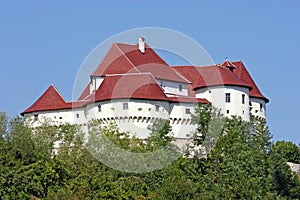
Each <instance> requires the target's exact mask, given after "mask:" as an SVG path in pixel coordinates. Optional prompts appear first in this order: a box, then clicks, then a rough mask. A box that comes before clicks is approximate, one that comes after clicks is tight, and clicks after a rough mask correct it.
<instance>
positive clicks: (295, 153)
mask: <svg viewBox="0 0 300 200" xmlns="http://www.w3.org/2000/svg"><path fill="white" fill-rule="evenodd" d="M271 153H272V154H278V155H279V156H281V157H282V158H284V159H285V160H286V161H287V162H293V163H298V164H300V148H299V147H298V146H297V145H295V144H294V143H292V142H286V141H277V142H276V143H275V144H274V145H273V146H272V147H271Z"/></svg>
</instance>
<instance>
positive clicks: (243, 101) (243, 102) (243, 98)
mask: <svg viewBox="0 0 300 200" xmlns="http://www.w3.org/2000/svg"><path fill="white" fill-rule="evenodd" d="M242 104H245V95H244V94H242Z"/></svg>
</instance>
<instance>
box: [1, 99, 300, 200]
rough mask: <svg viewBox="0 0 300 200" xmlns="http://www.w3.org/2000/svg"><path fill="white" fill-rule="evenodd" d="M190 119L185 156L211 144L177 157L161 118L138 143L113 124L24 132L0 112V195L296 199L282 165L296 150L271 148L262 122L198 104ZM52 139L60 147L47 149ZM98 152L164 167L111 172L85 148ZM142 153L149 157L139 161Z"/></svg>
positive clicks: (293, 181) (298, 194) (296, 188)
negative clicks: (84, 129)
mask: <svg viewBox="0 0 300 200" xmlns="http://www.w3.org/2000/svg"><path fill="white" fill-rule="evenodd" d="M193 122H194V123H197V125H198V128H197V130H196V131H195V132H194V133H193V137H192V141H191V142H192V145H191V146H190V149H189V151H193V150H194V149H200V148H201V146H204V147H213V148H210V149H209V148H206V153H207V155H206V156H199V155H197V154H186V155H188V156H189V157H184V156H179V155H178V151H177V148H176V147H175V146H174V145H172V141H173V139H174V138H173V135H172V129H171V126H170V125H169V122H168V121H165V120H158V121H156V122H155V123H154V124H153V125H152V126H151V127H149V130H150V131H151V133H150V136H149V137H148V138H147V139H146V140H144V141H141V140H139V139H138V138H136V137H131V136H130V135H129V133H127V132H122V131H120V130H119V129H118V127H117V126H116V125H115V124H109V125H108V126H102V125H101V124H100V123H99V122H98V121H96V120H95V121H93V122H91V124H90V125H89V126H90V130H91V131H90V134H89V136H88V139H87V138H86V137H87V136H84V135H83V133H82V132H81V130H80V127H77V126H73V125H69V124H64V125H59V126H52V125H50V124H49V123H48V122H45V123H44V124H43V125H42V126H41V127H38V128H34V129H31V128H29V127H27V126H26V125H25V124H24V122H23V119H22V118H14V119H12V120H10V121H9V120H8V118H7V116H6V114H5V113H0V131H1V136H2V137H1V138H0V149H1V152H0V198H1V199H5V200H6V199H53V200H54V199H55V200H58V199H299V198H300V181H299V178H298V177H297V176H295V175H294V174H293V173H292V172H291V171H290V169H289V167H288V166H287V164H286V161H291V160H289V159H292V160H293V161H296V158H297V155H298V154H297V151H296V148H295V145H294V144H292V143H290V142H277V143H275V144H272V143H271V142H270V139H271V136H270V133H269V131H268V127H267V126H266V122H265V120H263V119H260V118H257V117H253V118H252V120H251V123H248V122H244V121H242V119H241V118H238V117H232V118H224V117H223V116H221V115H220V114H219V113H218V111H217V110H215V109H214V108H213V107H211V105H205V106H199V108H198V109H197V110H196V113H194V114H193ZM57 141H59V143H60V148H59V149H53V147H54V146H53V145H54V144H56V143H57ZM108 144H114V148H111V145H108ZM86 147H87V148H86ZM99 147H101V148H100V149H102V150H103V151H106V152H105V153H106V154H107V155H108V158H109V159H110V160H112V161H113V162H114V163H115V164H118V163H119V164H122V165H125V167H127V168H130V167H132V168H134V167H136V166H139V165H140V166H144V165H152V166H151V167H153V166H156V167H157V166H160V165H161V166H164V167H158V169H157V170H155V171H150V172H146V173H133V172H122V171H118V170H116V169H113V168H110V167H108V166H106V165H104V164H103V163H101V162H99V161H98V159H97V155H96V154H93V152H92V151H90V150H91V149H89V148H94V150H95V149H97V148H98V149H99ZM116 148H117V151H116V150H115V149H116ZM297 148H298V147H297ZM208 150H209V151H208ZM298 150H299V149H298ZM120 151H121V152H122V153H121V154H120ZM94 153H95V152H94ZM148 154H151V155H152V157H151V156H149V157H147V156H145V155H148ZM141 155H142V156H141ZM172 156H173V157H172ZM132 157H134V158H132ZM170 157H172V159H174V160H173V162H170V163H169V164H168V165H167V164H166V163H164V160H166V158H170ZM298 158H299V157H298ZM99 160H101V159H99ZM132 162H136V163H134V164H137V165H133V163H132ZM148 167H149V166H148ZM143 169H144V170H146V169H147V166H146V168H143ZM132 170H133V171H134V170H138V169H132ZM146 171H147V170H146Z"/></svg>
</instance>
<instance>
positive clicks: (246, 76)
mask: <svg viewBox="0 0 300 200" xmlns="http://www.w3.org/2000/svg"><path fill="white" fill-rule="evenodd" d="M232 63H233V64H234V65H235V66H236V69H235V70H234V71H233V73H234V74H235V75H236V76H237V77H238V78H239V79H241V80H243V81H245V82H246V83H248V84H249V85H251V87H252V90H251V91H250V93H249V96H250V97H256V98H260V99H264V100H265V101H266V102H267V103H268V102H269V99H267V98H266V97H265V96H264V95H263V94H262V93H261V92H260V90H259V89H258V87H257V85H256V84H255V82H254V80H253V79H252V77H251V75H250V73H249V72H248V70H247V69H246V67H245V65H244V63H243V62H242V61H235V62H232Z"/></svg>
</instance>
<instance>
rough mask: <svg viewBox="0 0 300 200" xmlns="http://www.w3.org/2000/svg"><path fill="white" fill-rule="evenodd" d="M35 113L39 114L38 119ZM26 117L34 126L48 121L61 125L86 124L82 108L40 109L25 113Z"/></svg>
mask: <svg viewBox="0 0 300 200" xmlns="http://www.w3.org/2000/svg"><path fill="white" fill-rule="evenodd" d="M77 114H78V116H77ZM35 115H37V118H38V119H37V120H35ZM24 117H25V120H26V121H27V122H28V123H31V124H30V125H31V126H32V127H37V126H40V125H42V124H43V123H45V122H46V121H48V122H50V123H51V124H53V125H60V124H64V123H69V124H79V125H84V124H85V123H86V116H85V112H84V110H83V109H81V108H76V109H63V110H56V111H39V112H33V113H28V114H25V115H24ZM77 117H78V118H77Z"/></svg>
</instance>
